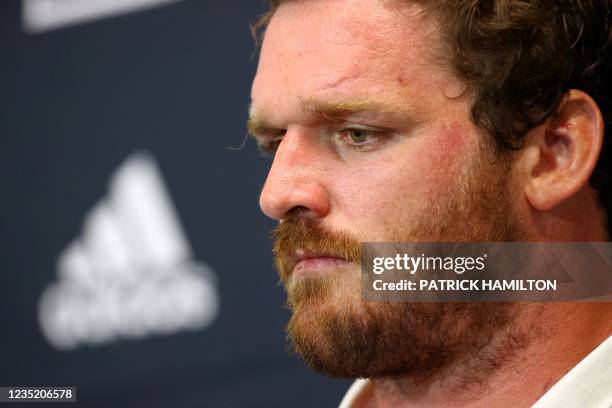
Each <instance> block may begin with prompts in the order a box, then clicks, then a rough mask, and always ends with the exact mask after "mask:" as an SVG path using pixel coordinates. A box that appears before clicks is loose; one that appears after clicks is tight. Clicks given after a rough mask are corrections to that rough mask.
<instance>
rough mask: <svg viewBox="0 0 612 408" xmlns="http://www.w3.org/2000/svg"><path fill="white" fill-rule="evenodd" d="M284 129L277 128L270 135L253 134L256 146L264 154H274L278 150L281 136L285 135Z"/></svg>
mask: <svg viewBox="0 0 612 408" xmlns="http://www.w3.org/2000/svg"><path fill="white" fill-rule="evenodd" d="M286 132H287V131H286V130H284V129H283V130H279V131H278V132H276V133H275V134H272V135H264V136H255V139H256V140H257V147H258V148H259V151H260V152H261V153H262V154H263V155H264V156H274V154H275V153H276V151H277V150H278V146H279V145H280V143H281V141H282V140H283V137H285V133H286Z"/></svg>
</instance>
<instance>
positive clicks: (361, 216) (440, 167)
mask: <svg viewBox="0 0 612 408" xmlns="http://www.w3.org/2000/svg"><path fill="white" fill-rule="evenodd" d="M466 135H467V131H466V128H464V127H463V126H461V125H460V124H458V123H454V122H451V123H443V124H441V125H439V126H437V127H436V128H429V129H428V130H427V133H426V134H425V133H423V134H422V135H418V136H416V137H413V138H411V139H406V141H405V142H402V143H400V144H398V145H397V146H395V147H394V148H393V149H390V151H387V152H385V153H384V154H381V155H380V156H379V157H377V160H373V161H372V162H368V164H367V165H364V166H363V167H361V168H360V169H359V171H358V172H350V171H349V172H347V171H346V170H345V171H339V172H338V173H336V174H338V177H335V178H334V179H335V183H334V184H335V185H334V186H333V190H334V191H335V194H334V201H335V203H334V204H335V206H336V207H337V209H338V212H339V213H340V215H341V216H342V217H343V218H344V217H345V218H346V220H345V221H346V222H349V225H353V226H355V227H357V226H359V227H361V228H363V229H364V230H367V231H373V228H376V225H380V224H389V223H397V224H398V225H400V224H405V223H410V219H411V218H413V217H414V216H418V215H419V214H421V213H422V212H423V211H424V210H425V209H426V208H428V207H430V206H431V204H432V203H435V202H436V201H439V200H444V198H445V195H447V194H449V191H451V190H452V186H453V185H454V184H455V183H456V181H457V179H458V177H459V174H460V173H461V170H462V169H463V167H464V166H465V163H466V154H465V152H466V148H467V144H468V143H467V142H468V137H467V136H466Z"/></svg>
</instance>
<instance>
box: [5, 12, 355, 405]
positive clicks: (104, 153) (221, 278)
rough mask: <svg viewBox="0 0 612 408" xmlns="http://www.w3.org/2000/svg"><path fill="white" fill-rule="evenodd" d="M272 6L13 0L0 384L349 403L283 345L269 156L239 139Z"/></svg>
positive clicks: (91, 393) (142, 399)
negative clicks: (266, 202)
mask: <svg viewBox="0 0 612 408" xmlns="http://www.w3.org/2000/svg"><path fill="white" fill-rule="evenodd" d="M264 9H265V5H264V4H263V2H259V1H253V0H224V1H221V0H219V1H205V0H112V1H111V0H3V1H2V2H0V33H1V34H0V44H1V47H2V56H3V57H2V58H0V132H1V133H0V140H1V141H2V142H1V145H0V189H1V190H0V191H1V193H0V194H1V199H0V267H1V269H0V295H1V300H0V305H1V307H0V324H1V326H0V333H1V343H0V345H1V347H0V386H76V387H77V400H78V403H77V405H79V406H87V407H236V408H238V407H332V406H335V405H337V403H338V401H339V400H340V399H341V397H342V395H343V393H344V391H345V390H346V388H347V387H348V385H349V384H348V382H346V381H339V380H333V379H330V378H326V377H323V376H319V375H317V374H314V373H312V372H311V371H310V370H309V369H308V368H307V367H306V366H305V365H304V364H303V363H302V362H301V361H300V360H299V359H298V358H297V357H295V356H294V355H293V354H292V353H291V352H288V351H287V345H288V344H287V341H286V339H285V335H284V326H285V324H286V322H287V320H288V318H289V312H288V311H287V310H286V309H285V308H284V307H283V306H282V305H283V302H284V300H285V295H284V292H283V290H282V288H281V287H280V286H279V285H278V278H277V276H276V273H275V272H274V270H273V268H272V257H271V253H270V245H271V243H270V239H269V236H270V231H271V229H272V228H273V226H274V224H273V222H272V221H270V220H267V219H266V218H265V217H264V216H263V215H262V214H261V213H260V211H259V209H258V204H257V199H258V193H259V190H260V188H261V186H262V184H263V182H264V180H265V176H266V172H267V169H268V168H269V165H270V161H269V159H265V158H262V157H261V156H260V154H259V153H258V152H257V149H256V147H255V146H254V145H253V143H252V142H250V141H249V142H247V143H246V144H245V145H244V147H242V148H240V149H232V148H231V147H240V146H241V145H242V143H243V139H244V136H245V132H246V131H245V126H244V123H245V121H246V113H247V107H248V103H249V91H250V82H251V80H252V77H253V75H254V72H255V68H256V58H255V57H256V55H255V47H254V45H253V41H252V39H251V36H250V31H249V22H251V21H253V19H254V18H255V17H256V16H257V15H259V14H261V13H262V12H263V11H264ZM28 406H29V405H28ZM48 406H53V404H48ZM71 406H74V404H71Z"/></svg>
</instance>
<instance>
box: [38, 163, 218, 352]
mask: <svg viewBox="0 0 612 408" xmlns="http://www.w3.org/2000/svg"><path fill="white" fill-rule="evenodd" d="M57 274H58V278H59V279H58V281H57V282H54V283H52V284H51V285H50V286H48V287H47V288H46V289H45V291H44V292H43V294H42V297H41V299H40V303H39V323H40V328H41V331H42V333H43V335H44V336H45V338H46V339H47V340H48V342H49V343H50V344H51V345H52V346H54V347H55V348H57V349H59V350H66V349H72V348H75V347H77V346H79V345H82V344H88V345H96V344H102V343H107V342H111V341H115V340H118V339H121V338H132V339H139V338H143V337H146V336H149V335H152V334H171V333H175V332H177V331H180V330H187V329H190V330H197V329H202V328H204V327H207V326H208V325H210V324H211V323H212V322H213V321H214V320H215V318H216V316H217V313H218V310H219V295H218V292H217V286H216V277H215V275H214V273H213V271H212V270H211V269H210V268H209V267H208V266H206V265H205V264H203V263H201V262H196V261H195V260H194V259H193V255H192V252H191V248H190V247H189V243H188V242H187V239H186V237H185V234H184V233H183V231H182V228H181V226H180V224H179V221H178V217H177V215H176V213H175V210H174V208H173V206H172V203H171V201H170V197H169V195H168V193H167V192H166V189H165V187H164V184H163V181H162V179H161V175H160V173H159V170H158V168H157V165H156V163H155V160H154V159H153V157H152V156H151V155H149V154H146V153H138V154H134V155H132V156H130V157H129V158H128V159H127V160H126V161H125V163H124V164H123V165H122V166H121V167H120V168H119V169H118V170H117V171H116V173H115V174H114V176H113V177H112V179H111V182H110V188H109V193H108V195H107V197H106V198H103V199H102V200H101V201H100V202H99V203H98V204H97V205H96V206H95V207H94V209H93V210H91V211H90V212H89V214H87V215H86V217H85V220H84V226H83V232H82V236H81V237H80V238H77V239H76V240H74V241H73V242H72V243H70V244H69V245H68V246H67V248H66V249H65V250H64V251H63V252H62V253H61V254H60V255H59V257H58V260H57Z"/></svg>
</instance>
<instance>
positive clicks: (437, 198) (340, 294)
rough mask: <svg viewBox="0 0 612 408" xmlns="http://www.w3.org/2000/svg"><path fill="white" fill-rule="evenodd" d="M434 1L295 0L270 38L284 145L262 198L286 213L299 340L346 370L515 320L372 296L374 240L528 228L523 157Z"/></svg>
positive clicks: (277, 141) (455, 341) (456, 237)
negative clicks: (370, 249)
mask: <svg viewBox="0 0 612 408" xmlns="http://www.w3.org/2000/svg"><path fill="white" fill-rule="evenodd" d="M421 11H422V10H421V8H420V7H419V6H417V5H412V6H402V7H400V6H397V5H391V3H390V2H388V1H384V0H380V1H373V0H331V1H330V0H313V1H292V2H288V3H287V4H283V5H282V6H281V7H280V8H279V9H278V10H277V12H276V13H275V15H274V17H273V18H272V20H271V22H270V25H269V27H268V29H267V32H266V35H265V39H264V43H263V46H262V51H261V57H260V61H259V67H258V71H257V75H256V78H255V80H254V83H253V89H252V108H251V123H250V126H251V129H252V131H254V133H256V135H257V137H258V141H259V142H260V143H261V144H264V145H270V146H271V147H273V148H275V149H276V153H275V156H274V162H273V164H272V167H271V169H270V173H269V175H268V179H267V181H266V184H265V186H264V188H263V191H262V193H261V198H260V204H261V207H262V209H263V211H264V212H265V213H266V214H267V215H268V216H270V217H272V218H274V219H277V220H285V221H284V222H283V223H281V224H280V225H279V228H278V229H277V232H276V243H275V255H276V258H277V259H276V261H277V265H278V267H279V272H280V274H281V278H282V279H283V282H284V283H285V285H286V287H287V290H288V294H289V304H290V306H291V307H292V309H293V316H292V319H291V322H290V325H289V334H290V336H291V337H292V340H293V342H294V346H295V347H296V349H297V351H298V352H299V353H300V354H302V356H303V357H304V358H305V359H306V360H307V361H308V362H309V363H310V364H311V365H313V366H314V367H315V368H317V369H319V370H322V371H324V372H327V373H329V374H332V375H339V376H376V375H390V374H392V373H395V374H397V372H398V370H404V371H405V370H410V367H413V369H414V370H417V369H421V367H422V366H432V364H433V362H432V361H431V358H432V356H431V355H433V354H435V355H436V356H438V357H435V356H434V358H443V357H444V356H443V355H445V353H443V352H442V350H447V352H446V354H448V355H450V354H453V353H454V354H456V353H457V349H460V348H462V347H464V346H465V344H467V343H466V342H469V341H470V336H469V335H470V330H478V331H480V333H482V330H486V329H490V330H493V327H499V326H501V325H504V324H505V323H506V321H505V320H504V318H503V317H504V316H506V312H505V308H504V307H501V306H499V305H498V306H490V307H489V308H488V309H487V306H484V305H483V306H478V305H463V306H461V305H448V304H446V305H443V304H429V305H426V304H401V303H397V304H382V303H378V304H377V303H365V302H363V301H362V300H361V297H360V293H359V265H358V263H357V262H355V261H356V260H357V259H358V251H359V249H358V248H359V242H360V241H369V242H372V241H386V242H390V241H396V242H397V241H470V240H478V241H491V240H511V239H513V238H515V236H516V233H517V232H516V228H515V223H514V222H513V217H512V211H511V210H510V208H509V205H508V204H507V189H506V183H504V182H503V180H504V179H505V177H504V176H505V174H506V172H507V170H508V167H507V166H505V165H501V164H498V163H496V160H497V161H498V162H499V161H500V158H499V156H498V155H497V154H496V153H495V152H494V149H493V148H492V147H491V146H489V145H488V144H487V143H486V142H485V140H486V139H485V138H484V136H483V135H482V134H481V133H480V132H479V131H478V130H477V129H476V128H475V127H474V125H473V124H472V123H471V122H470V98H469V94H467V93H466V94H465V95H464V96H460V95H461V94H462V93H463V92H464V87H463V84H462V83H461V81H459V80H458V79H457V78H456V77H455V76H454V75H453V74H452V73H451V70H450V68H449V66H448V64H447V63H445V62H444V59H443V58H442V57H443V54H444V48H443V46H442V42H441V40H440V35H439V32H438V28H437V27H436V24H435V20H434V19H433V18H432V17H431V16H429V15H427V14H424V13H420V12H421ZM500 220H501V221H500ZM459 314H461V316H463V319H464V320H465V324H457V323H456V316H458V315H459ZM483 316H495V318H494V319H493V318H491V319H489V318H486V319H483ZM487 322H489V323H490V324H489V323H487ZM445 324H446V325H447V326H448V327H447V326H445ZM450 325H452V327H451V326H450ZM476 326H477V327H476ZM432 330H436V332H437V333H439V335H438V337H439V338H440V340H436V339H435V338H434V337H435V336H433V335H432V334H433V333H432ZM445 331H446V332H445ZM466 336H467V338H468V339H467V340H465V339H464V337H466ZM475 336H477V335H476V334H474V336H472V337H475ZM355 339H365V340H364V341H363V342H360V341H356V340H355ZM368 339H369V340H368ZM375 339H384V340H380V341H376V340H375ZM474 341H475V340H474ZM368 342H369V343H368ZM362 343H365V344H362ZM372 343H375V344H372ZM400 343H401V344H404V345H405V347H404V349H405V350H401V349H400V350H398V347H399V346H400ZM410 343H412V344H410ZM400 348H401V347H400ZM385 349H387V350H386V351H385ZM385 352H386V353H387V354H385ZM389 353H392V356H394V357H390V356H389V355H388V354H389ZM398 356H399V357H398ZM428 356H429V357H428ZM428 359H429V360H428ZM390 360H395V361H390ZM443 363H444V362H441V361H438V362H436V364H443Z"/></svg>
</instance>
